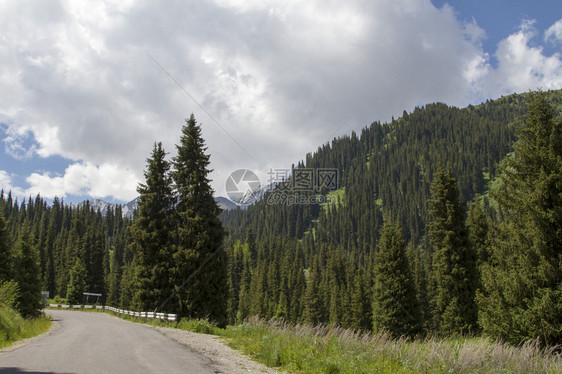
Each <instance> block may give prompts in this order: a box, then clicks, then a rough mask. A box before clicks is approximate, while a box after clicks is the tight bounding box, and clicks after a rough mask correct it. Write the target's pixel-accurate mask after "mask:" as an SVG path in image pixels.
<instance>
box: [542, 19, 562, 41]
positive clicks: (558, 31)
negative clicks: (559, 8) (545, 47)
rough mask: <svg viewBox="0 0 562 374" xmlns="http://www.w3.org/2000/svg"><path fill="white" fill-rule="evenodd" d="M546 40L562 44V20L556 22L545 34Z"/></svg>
mask: <svg viewBox="0 0 562 374" xmlns="http://www.w3.org/2000/svg"><path fill="white" fill-rule="evenodd" d="M544 40H546V41H548V40H551V41H553V42H558V43H560V42H562V19H560V20H558V21H557V22H555V23H554V24H553V25H552V26H550V27H549V28H548V30H546V32H545V33H544Z"/></svg>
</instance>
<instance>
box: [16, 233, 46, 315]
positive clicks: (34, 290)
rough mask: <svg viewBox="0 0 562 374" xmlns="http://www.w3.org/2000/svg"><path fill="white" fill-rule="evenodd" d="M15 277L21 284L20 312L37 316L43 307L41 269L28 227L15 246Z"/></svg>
mask: <svg viewBox="0 0 562 374" xmlns="http://www.w3.org/2000/svg"><path fill="white" fill-rule="evenodd" d="M14 279H15V281H16V282H17V283H18V286H19V298H18V310H19V312H20V313H21V314H22V315H23V316H24V317H34V316H37V315H38V314H39V308H41V270H40V268H39V264H38V263H37V251H36V249H35V248H34V247H33V245H32V240H31V235H30V233H29V229H28V228H27V227H26V228H24V229H23V231H22V232H21V233H20V235H19V238H18V240H17V242H16V245H15V248H14Z"/></svg>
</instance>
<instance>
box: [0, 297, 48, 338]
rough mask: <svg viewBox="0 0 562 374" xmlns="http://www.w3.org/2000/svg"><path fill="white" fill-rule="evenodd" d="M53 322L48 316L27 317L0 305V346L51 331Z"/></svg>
mask: <svg viewBox="0 0 562 374" xmlns="http://www.w3.org/2000/svg"><path fill="white" fill-rule="evenodd" d="M51 323H52V322H51V319H50V318H49V317H48V316H45V315H40V316H39V317H37V318H32V319H26V318H23V317H22V316H20V315H19V313H17V312H16V311H14V310H13V309H11V308H7V307H1V306H0V348H5V347H8V346H10V345H12V344H14V343H16V342H18V341H20V340H22V339H27V338H32V337H34V336H37V335H41V334H43V333H45V332H47V331H49V329H50V328H51Z"/></svg>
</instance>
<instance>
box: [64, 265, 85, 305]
mask: <svg viewBox="0 0 562 374" xmlns="http://www.w3.org/2000/svg"><path fill="white" fill-rule="evenodd" d="M87 276H88V273H87V271H86V266H85V265H84V263H83V262H82V260H80V259H76V262H75V263H74V266H73V267H72V269H71V270H70V281H69V283H68V287H67V291H66V302H67V303H68V304H69V305H80V304H82V302H83V301H84V292H86V291H87V290H86V278H87Z"/></svg>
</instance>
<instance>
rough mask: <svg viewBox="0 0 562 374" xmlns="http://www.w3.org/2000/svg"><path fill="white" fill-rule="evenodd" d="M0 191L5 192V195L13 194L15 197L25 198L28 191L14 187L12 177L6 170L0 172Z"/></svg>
mask: <svg viewBox="0 0 562 374" xmlns="http://www.w3.org/2000/svg"><path fill="white" fill-rule="evenodd" d="M0 190H4V192H5V193H8V192H10V191H11V192H12V196H14V197H25V196H26V191H24V190H23V189H22V188H20V187H18V186H14V185H13V183H12V176H11V175H9V174H8V172H7V171H5V170H0Z"/></svg>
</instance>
